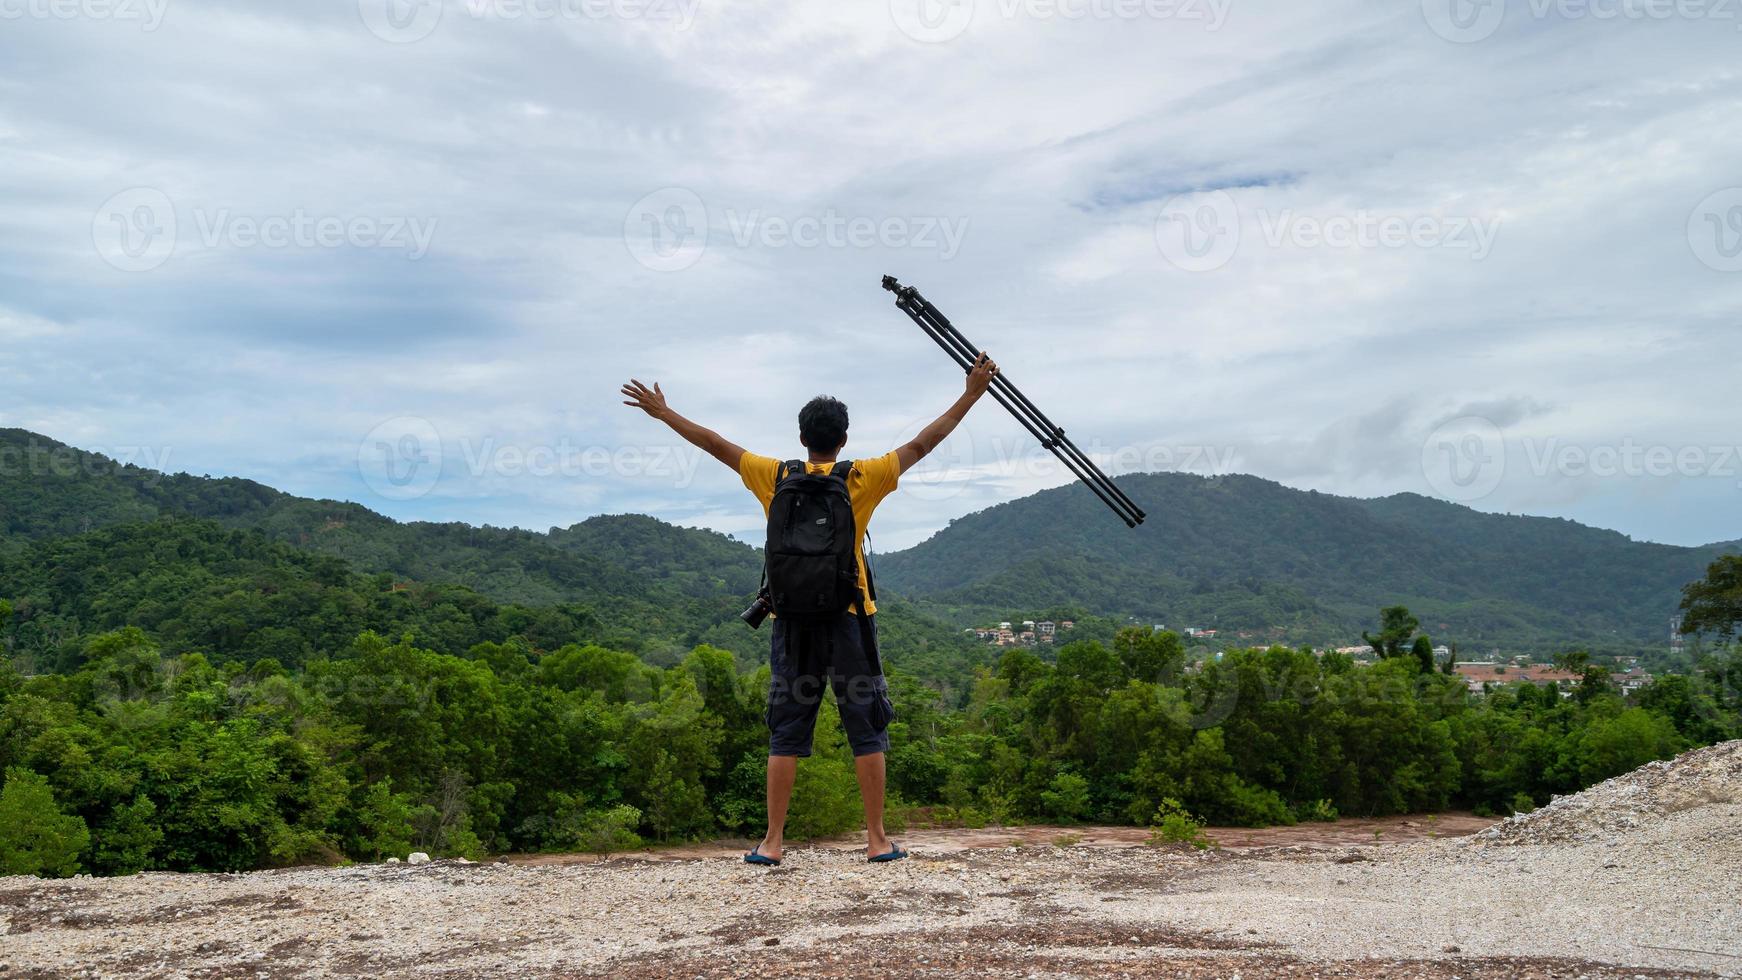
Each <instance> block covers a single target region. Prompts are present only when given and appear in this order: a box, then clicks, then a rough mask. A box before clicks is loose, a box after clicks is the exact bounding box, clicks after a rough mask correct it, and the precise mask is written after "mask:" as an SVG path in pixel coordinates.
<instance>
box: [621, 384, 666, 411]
mask: <svg viewBox="0 0 1742 980" xmlns="http://www.w3.org/2000/svg"><path fill="white" fill-rule="evenodd" d="M622 393H623V394H625V395H628V396H629V400H628V401H625V402H624V403H623V404H625V405H629V406H632V407H634V408H639V409H641V410H642V411H643V412H646V413H647V414H649V415H651V416H653V417H654V418H656V419H664V418H665V413H666V412H667V411H669V409H668V408H666V405H665V392H663V391H660V390H659V382H657V381H655V382H654V383H653V387H651V388H649V387H647V386H646V385H644V384H642V383H641V382H639V381H637V380H635V379H634V378H630V379H629V383H628V384H626V385H624V386H623V389H622Z"/></svg>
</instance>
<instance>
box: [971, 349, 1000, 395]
mask: <svg viewBox="0 0 1742 980" xmlns="http://www.w3.org/2000/svg"><path fill="white" fill-rule="evenodd" d="M997 376H998V364H997V362H995V361H993V360H992V357H991V355H989V354H987V353H986V352H985V351H981V352H980V358H979V360H976V361H975V362H974V366H973V368H971V369H970V370H969V371H968V394H970V395H973V396H974V397H975V398H978V397H980V396H981V395H984V394H985V393H986V389H987V388H990V387H991V386H992V379H993V378H995V377H997Z"/></svg>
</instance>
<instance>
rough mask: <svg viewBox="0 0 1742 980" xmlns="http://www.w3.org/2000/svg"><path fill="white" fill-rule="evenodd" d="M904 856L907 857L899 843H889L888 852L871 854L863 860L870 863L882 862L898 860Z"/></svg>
mask: <svg viewBox="0 0 1742 980" xmlns="http://www.w3.org/2000/svg"><path fill="white" fill-rule="evenodd" d="M904 857H907V852H906V851H904V850H902V849H901V846H900V845H899V844H891V845H889V853H887V854H873V855H872V856H870V857H868V858H866V859H865V860H866V861H867V862H868V863H870V864H884V863H886V862H889V861H899V860H901V859H902V858H904Z"/></svg>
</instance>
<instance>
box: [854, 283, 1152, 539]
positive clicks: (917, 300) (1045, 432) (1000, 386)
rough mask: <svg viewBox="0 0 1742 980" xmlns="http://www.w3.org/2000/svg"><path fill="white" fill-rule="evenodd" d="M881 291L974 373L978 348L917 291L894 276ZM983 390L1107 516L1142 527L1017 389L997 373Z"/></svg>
mask: <svg viewBox="0 0 1742 980" xmlns="http://www.w3.org/2000/svg"><path fill="white" fill-rule="evenodd" d="M883 288H884V289H887V290H889V291H890V292H892V293H894V294H895V305H896V307H897V308H898V309H900V310H901V312H903V313H906V314H907V315H908V316H910V317H912V318H913V322H915V323H917V324H919V328H920V329H921V330H924V331H925V334H926V336H928V337H930V338H931V339H933V340H935V341H937V343H938V346H939V347H942V348H943V349H944V351H945V353H947V354H949V355H950V357H952V358H954V359H955V362H956V363H957V364H959V365H961V367H962V370H964V371H972V370H973V369H974V362H975V361H976V360H978V359H979V357H980V349H979V348H978V347H975V346H974V345H973V344H971V343H969V342H968V338H966V337H964V336H962V332H961V331H960V330H957V329H956V328H955V327H954V326H953V325H952V324H951V323H950V321H949V318H948V317H946V316H944V315H943V314H942V313H939V312H938V308H937V307H935V306H933V305H931V303H930V302H929V301H928V300H927V299H926V298H925V297H924V296H921V295H920V294H919V290H917V289H915V288H913V287H912V286H903V285H902V284H901V283H899V282H896V281H895V277H894V276H884V277H883ZM989 390H990V391H991V392H992V397H993V398H996V399H998V404H1000V405H1003V406H1004V409H1005V411H1007V412H1009V413H1010V414H1011V415H1014V416H1016V421H1018V422H1021V423H1022V426H1023V428H1025V429H1027V430H1028V432H1029V434H1030V435H1032V436H1034V437H1035V438H1036V439H1039V440H1040V444H1041V445H1043V446H1045V447H1046V448H1048V449H1050V450H1052V454H1053V455H1054V456H1057V457H1058V458H1059V461H1060V462H1062V463H1064V464H1065V466H1066V468H1068V469H1069V470H1070V471H1071V472H1072V473H1074V474H1076V477H1077V479H1079V480H1081V481H1083V482H1084V483H1086V484H1088V485H1089V489H1090V490H1093V491H1095V496H1097V497H1100V498H1101V502H1102V503H1104V504H1106V505H1107V506H1108V507H1111V508H1113V513H1115V514H1117V515H1119V519H1120V520H1122V521H1124V522H1125V524H1126V526H1128V527H1136V526H1137V525H1139V524H1142V523H1143V511H1142V510H1141V509H1139V508H1138V506H1137V505H1136V504H1134V503H1132V502H1131V498H1130V497H1127V496H1125V491H1123V490H1120V489H1119V487H1118V485H1117V484H1115V483H1114V482H1113V481H1112V480H1110V479H1108V477H1107V474H1105V473H1103V472H1101V468H1100V467H1098V466H1096V465H1095V463H1094V461H1093V460H1091V459H1089V457H1087V456H1085V455H1084V454H1083V451H1082V450H1081V449H1078V448H1077V446H1076V443H1073V442H1071V441H1070V440H1069V439H1067V438H1065V430H1063V429H1061V428H1059V427H1058V426H1056V425H1054V424H1052V420H1051V419H1049V418H1047V417H1046V416H1045V415H1043V414H1042V413H1041V411H1040V409H1038V408H1035V407H1034V403H1033V402H1031V401H1029V400H1028V398H1027V396H1025V395H1024V394H1023V393H1022V392H1020V391H1017V390H1016V386H1015V385H1013V384H1011V383H1010V379H1008V378H1006V377H1005V376H1004V375H1003V373H1002V372H1000V373H999V374H997V375H994V376H993V378H992V387H991V388H990V389H989Z"/></svg>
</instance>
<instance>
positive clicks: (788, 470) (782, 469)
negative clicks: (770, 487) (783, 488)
mask: <svg viewBox="0 0 1742 980" xmlns="http://www.w3.org/2000/svg"><path fill="white" fill-rule="evenodd" d="M803 472H804V460H802V459H789V460H787V461H786V462H784V463H781V464H780V466H779V468H778V469H776V470H775V471H774V485H775V486H779V485H780V481H782V480H784V479H786V478H787V477H789V476H792V475H793V474H795V473H803Z"/></svg>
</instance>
